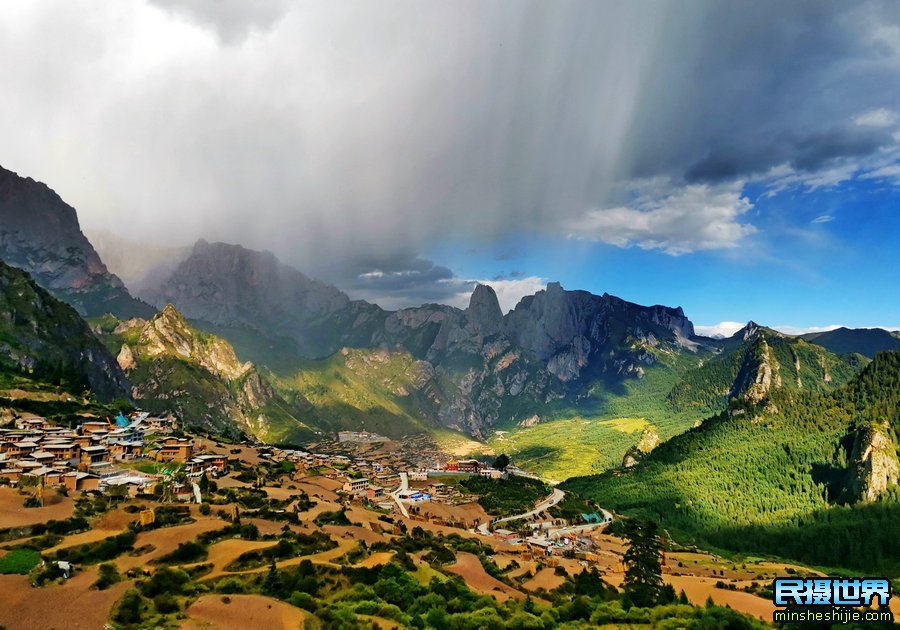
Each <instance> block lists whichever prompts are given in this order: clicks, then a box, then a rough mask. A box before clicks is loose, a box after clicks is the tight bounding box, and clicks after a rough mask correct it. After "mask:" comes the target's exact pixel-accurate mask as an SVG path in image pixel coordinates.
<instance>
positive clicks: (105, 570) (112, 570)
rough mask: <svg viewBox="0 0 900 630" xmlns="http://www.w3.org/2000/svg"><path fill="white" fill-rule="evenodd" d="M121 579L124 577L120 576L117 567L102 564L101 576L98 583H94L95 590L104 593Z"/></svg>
mask: <svg viewBox="0 0 900 630" xmlns="http://www.w3.org/2000/svg"><path fill="white" fill-rule="evenodd" d="M121 579H122V576H121V575H119V572H118V571H117V570H116V565H114V564H112V563H105V564H101V565H100V568H99V576H98V577H97V581H96V582H94V588H96V589H97V590H100V591H103V590H106V589H108V588H109V587H110V586H112V585H113V584H116V583H117V582H119V581H120V580H121Z"/></svg>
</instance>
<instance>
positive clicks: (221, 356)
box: [119, 304, 253, 381]
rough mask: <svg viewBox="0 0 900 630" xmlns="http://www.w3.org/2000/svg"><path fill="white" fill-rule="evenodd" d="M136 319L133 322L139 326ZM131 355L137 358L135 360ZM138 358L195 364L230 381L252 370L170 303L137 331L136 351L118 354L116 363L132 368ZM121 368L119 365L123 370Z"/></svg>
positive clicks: (226, 346)
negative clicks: (170, 359) (191, 323)
mask: <svg viewBox="0 0 900 630" xmlns="http://www.w3.org/2000/svg"><path fill="white" fill-rule="evenodd" d="M139 322H140V320H136V324H138V325H139ZM135 355H138V356H137V357H136V356H135ZM140 356H145V357H150V358H155V357H160V356H171V357H175V358H178V359H180V360H182V361H186V362H189V363H196V364H198V365H200V366H201V367H203V368H204V369H206V370H207V371H209V372H210V373H212V374H214V375H216V376H219V377H222V378H224V379H226V380H229V381H233V380H236V379H238V378H240V377H242V376H243V375H244V374H246V373H247V372H248V371H250V370H251V369H253V364H252V363H241V362H240V361H239V360H238V358H237V355H236V354H235V352H234V348H233V347H232V346H231V344H229V343H228V342H227V341H225V340H223V339H220V338H218V337H213V336H211V335H205V334H203V333H200V332H199V331H197V330H195V329H193V328H192V327H191V326H190V325H189V324H188V322H187V320H186V319H185V318H184V316H183V315H182V314H181V313H180V312H178V310H177V309H176V308H175V307H174V306H172V305H171V304H167V305H166V306H165V308H163V310H162V311H160V312H159V313H158V314H157V315H156V316H155V317H154V318H153V319H151V320H150V321H149V322H146V323H145V324H144V325H143V328H142V329H141V331H140V336H139V339H138V343H137V347H136V348H128V350H127V351H126V352H125V354H124V355H123V354H121V353H120V357H119V359H120V364H122V363H123V362H124V363H125V365H129V366H130V368H132V369H133V368H134V367H136V366H137V365H138V364H139V363H140V361H141V359H140ZM125 365H122V367H123V368H125Z"/></svg>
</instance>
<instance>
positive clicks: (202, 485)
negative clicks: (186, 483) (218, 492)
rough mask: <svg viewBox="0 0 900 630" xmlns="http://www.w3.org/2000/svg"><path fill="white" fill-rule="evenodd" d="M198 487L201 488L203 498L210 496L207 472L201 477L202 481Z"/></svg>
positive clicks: (198, 483)
mask: <svg viewBox="0 0 900 630" xmlns="http://www.w3.org/2000/svg"><path fill="white" fill-rule="evenodd" d="M197 485H198V486H199V487H200V494H202V495H203V496H206V495H207V494H209V477H207V476H206V471H204V472H203V474H202V475H200V481H198V482H197Z"/></svg>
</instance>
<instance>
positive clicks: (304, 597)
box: [288, 591, 317, 612]
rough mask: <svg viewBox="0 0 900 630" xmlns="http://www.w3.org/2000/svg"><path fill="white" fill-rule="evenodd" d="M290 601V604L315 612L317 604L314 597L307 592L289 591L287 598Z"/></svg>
mask: <svg viewBox="0 0 900 630" xmlns="http://www.w3.org/2000/svg"><path fill="white" fill-rule="evenodd" d="M288 601H289V602H290V603H291V606H296V607H297V608H303V609H305V610H308V611H310V612H315V610H316V607H317V604H316V598H315V597H313V596H312V595H310V594H309V593H301V592H299V591H294V592H293V593H291V597H290V599H289V600H288Z"/></svg>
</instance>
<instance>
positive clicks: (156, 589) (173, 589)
mask: <svg viewBox="0 0 900 630" xmlns="http://www.w3.org/2000/svg"><path fill="white" fill-rule="evenodd" d="M190 581H191V576H190V575H188V574H187V573H185V572H184V571H182V570H180V569H170V568H169V567H164V568H162V569H160V570H159V571H157V572H156V573H154V574H153V575H152V576H151V577H150V579H149V580H147V581H145V582H142V583H140V584H139V585H138V588H139V589H140V590H141V593H143V595H144V596H145V597H156V596H157V595H161V594H163V593H169V594H173V595H181V594H183V593H184V592H185V590H186V587H187V586H188V584H189V583H190Z"/></svg>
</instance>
